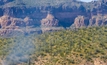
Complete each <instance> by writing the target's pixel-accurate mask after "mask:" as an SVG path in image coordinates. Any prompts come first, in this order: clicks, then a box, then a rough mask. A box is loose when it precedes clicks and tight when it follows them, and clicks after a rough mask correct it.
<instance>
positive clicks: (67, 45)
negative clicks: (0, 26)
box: [0, 26, 107, 65]
mask: <svg viewBox="0 0 107 65" xmlns="http://www.w3.org/2000/svg"><path fill="white" fill-rule="evenodd" d="M106 39H107V26H102V27H88V28H80V29H67V30H60V31H54V32H46V33H43V34H39V35H38V34H33V35H31V36H19V37H13V38H0V58H1V62H2V60H7V57H8V56H9V54H11V53H12V50H14V49H16V48H17V44H18V43H19V44H18V48H17V49H16V50H15V51H16V52H19V51H21V52H19V53H21V54H19V55H16V56H17V57H23V56H29V58H28V60H26V61H23V60H21V59H22V58H20V59H19V60H16V64H15V62H14V63H13V62H12V61H13V60H14V58H12V59H13V60H12V59H11V61H10V60H9V61H10V62H8V63H10V64H9V65H17V64H18V63H20V64H21V65H80V64H87V65H93V64H95V59H99V60H100V61H102V62H104V63H106V61H107V53H106V52H107V40H106ZM26 40H27V41H26ZM28 42H29V43H30V44H29V43H28ZM31 44H32V45H31ZM15 46H16V47H15ZM31 48H34V49H31ZM29 49H30V50H29ZM29 51H32V52H29ZM25 59H26V58H25ZM18 61H19V62H18Z"/></svg>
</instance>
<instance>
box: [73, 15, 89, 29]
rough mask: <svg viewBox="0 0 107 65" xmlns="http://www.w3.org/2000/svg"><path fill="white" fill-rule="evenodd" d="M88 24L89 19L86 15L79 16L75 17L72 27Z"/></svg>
mask: <svg viewBox="0 0 107 65" xmlns="http://www.w3.org/2000/svg"><path fill="white" fill-rule="evenodd" d="M87 25H88V20H87V19H86V18H85V17H84V16H78V17H76V18H75V20H74V23H73V25H72V27H75V28H81V27H86V26H87Z"/></svg>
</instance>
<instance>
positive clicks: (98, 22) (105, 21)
mask: <svg viewBox="0 0 107 65" xmlns="http://www.w3.org/2000/svg"><path fill="white" fill-rule="evenodd" d="M102 25H107V15H97V16H92V18H91V19H90V22H89V26H102Z"/></svg>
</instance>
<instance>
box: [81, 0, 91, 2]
mask: <svg viewBox="0 0 107 65" xmlns="http://www.w3.org/2000/svg"><path fill="white" fill-rule="evenodd" d="M81 1H84V2H90V1H92V0H81Z"/></svg>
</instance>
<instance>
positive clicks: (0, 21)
mask: <svg viewBox="0 0 107 65" xmlns="http://www.w3.org/2000/svg"><path fill="white" fill-rule="evenodd" d="M34 24H35V22H34V21H33V20H32V19H30V18H29V17H26V18H24V19H21V18H14V17H11V16H8V15H4V16H2V17H0V35H1V36H4V35H13V34H15V35H17V34H19V33H20V34H25V33H28V32H29V33H30V32H33V31H35V32H37V31H36V29H35V30H34V29H32V28H30V26H33V25H34ZM26 27H27V28H28V27H29V31H28V29H26ZM23 28H25V29H24V30H23ZM26 30H27V32H26Z"/></svg>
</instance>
